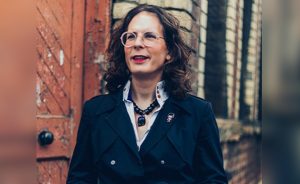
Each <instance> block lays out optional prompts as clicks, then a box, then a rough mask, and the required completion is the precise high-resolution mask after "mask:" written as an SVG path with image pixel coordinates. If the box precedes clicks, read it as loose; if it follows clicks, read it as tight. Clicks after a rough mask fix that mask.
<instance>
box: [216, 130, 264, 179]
mask: <svg viewBox="0 0 300 184" xmlns="http://www.w3.org/2000/svg"><path fill="white" fill-rule="evenodd" d="M260 143H261V139H260V138H259V137H257V136H243V137H241V138H240V140H239V141H228V142H223V144H222V148H223V156H224V167H225V169H226V171H227V173H228V176H229V179H230V181H229V183H230V184H252V183H253V184H257V183H258V182H259V181H260V179H261V175H260V172H261V170H260V159H261V158H260V152H261V148H260V147H259V146H257V145H259V144H260Z"/></svg>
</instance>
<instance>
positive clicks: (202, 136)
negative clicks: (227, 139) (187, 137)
mask: <svg viewBox="0 0 300 184" xmlns="http://www.w3.org/2000/svg"><path fill="white" fill-rule="evenodd" d="M200 121H201V125H200V129H199V132H198V136H197V146H196V152H195V153H196V154H195V157H194V161H195V162H194V163H195V171H196V181H197V182H196V183H201V184H211V183H214V184H224V183H228V181H227V177H226V174H225V171H224V168H223V156H222V150H221V145H220V138H219V129H218V126H217V123H216V119H215V116H214V113H213V110H212V107H211V105H210V103H207V104H206V107H205V110H204V113H203V115H202V117H201V120H200Z"/></svg>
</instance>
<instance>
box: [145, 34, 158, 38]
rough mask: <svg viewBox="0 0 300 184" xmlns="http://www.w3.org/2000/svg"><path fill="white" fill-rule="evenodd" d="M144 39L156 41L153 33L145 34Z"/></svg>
mask: <svg viewBox="0 0 300 184" xmlns="http://www.w3.org/2000/svg"><path fill="white" fill-rule="evenodd" d="M144 38H146V39H156V35H155V34H154V33H145V34H144Z"/></svg>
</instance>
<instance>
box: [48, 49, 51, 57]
mask: <svg viewBox="0 0 300 184" xmlns="http://www.w3.org/2000/svg"><path fill="white" fill-rule="evenodd" d="M51 57H52V54H51V52H50V51H49V50H48V58H51Z"/></svg>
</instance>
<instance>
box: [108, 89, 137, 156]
mask: <svg viewBox="0 0 300 184" xmlns="http://www.w3.org/2000/svg"><path fill="white" fill-rule="evenodd" d="M120 96H121V95H120V94H116V95H114V98H115V104H116V105H115V107H114V108H113V110H112V111H111V112H110V113H109V114H108V115H107V116H106V117H105V119H106V122H107V123H108V124H109V125H110V127H111V128H112V129H113V130H114V131H115V132H116V133H117V134H118V135H119V136H120V137H121V139H122V140H123V141H124V142H125V143H126V144H127V146H128V147H129V148H130V150H131V151H132V153H133V154H134V155H135V156H136V157H137V158H138V159H139V160H140V159H141V158H140V156H139V153H138V147H137V144H136V139H135V134H134V130H133V127H132V124H131V120H130V117H129V115H128V112H127V110H126V107H125V104H124V103H123V101H122V96H121V97H120Z"/></svg>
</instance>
